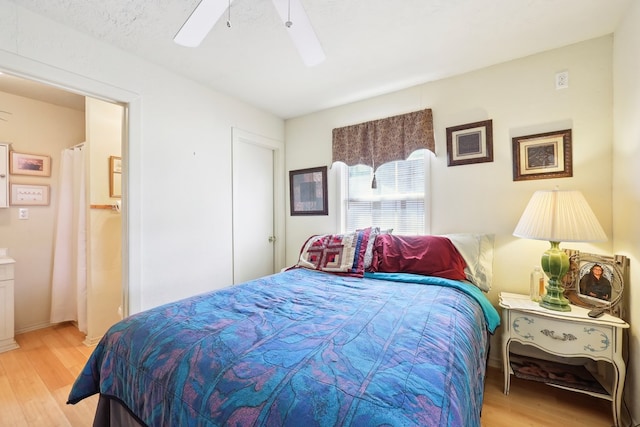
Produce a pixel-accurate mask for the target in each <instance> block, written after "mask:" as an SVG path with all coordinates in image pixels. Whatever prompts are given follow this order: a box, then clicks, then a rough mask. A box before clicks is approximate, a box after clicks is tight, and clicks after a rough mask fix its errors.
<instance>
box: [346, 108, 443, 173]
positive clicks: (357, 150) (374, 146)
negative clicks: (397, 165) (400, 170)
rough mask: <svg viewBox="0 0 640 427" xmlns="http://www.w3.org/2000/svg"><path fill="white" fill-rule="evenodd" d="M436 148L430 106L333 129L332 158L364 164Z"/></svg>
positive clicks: (376, 162)
mask: <svg viewBox="0 0 640 427" xmlns="http://www.w3.org/2000/svg"><path fill="white" fill-rule="evenodd" d="M423 148H426V149H428V150H431V151H435V140H434V137H433V115H432V113H431V109H426V110H422V111H416V112H413V113H408V114H402V115H399V116H393V117H388V118H386V119H379V120H373V121H370V122H365V123H360V124H357V125H351V126H345V127H341V128H335V129H334V130H333V162H344V163H346V164H347V165H349V166H353V165H357V164H363V165H368V166H371V167H372V168H373V170H374V171H375V170H376V168H377V167H378V166H380V165H382V164H383V163H387V162H392V161H396V160H405V159H406V158H408V157H409V155H410V154H411V153H413V152H414V151H416V150H420V149H423Z"/></svg>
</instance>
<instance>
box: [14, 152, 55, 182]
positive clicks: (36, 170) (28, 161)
mask: <svg viewBox="0 0 640 427" xmlns="http://www.w3.org/2000/svg"><path fill="white" fill-rule="evenodd" d="M9 173H10V174H12V175H33V176H51V157H49V156H43V155H39V154H27V153H18V152H15V151H12V152H11V155H10V156H9Z"/></svg>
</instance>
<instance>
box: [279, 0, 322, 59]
mask: <svg viewBox="0 0 640 427" xmlns="http://www.w3.org/2000/svg"><path fill="white" fill-rule="evenodd" d="M272 1H273V5H274V6H275V8H276V10H277V11H278V15H280V18H281V19H282V22H284V23H285V25H286V23H287V21H291V23H292V25H291V26H287V32H288V33H289V36H291V40H293V44H294V45H295V46H296V49H298V53H299V54H300V56H301V57H302V62H304V64H305V65H306V66H307V67H313V66H314V65H318V64H319V63H321V62H322V61H324V60H325V58H326V57H325V55H324V50H322V46H321V45H320V41H319V40H318V37H317V36H316V33H315V31H314V30H313V27H312V26H311V21H309V17H308V16H307V13H306V12H305V11H304V8H303V7H302V4H301V3H300V0H272ZM289 1H290V2H291V3H289ZM289 5H290V6H291V9H290V10H289Z"/></svg>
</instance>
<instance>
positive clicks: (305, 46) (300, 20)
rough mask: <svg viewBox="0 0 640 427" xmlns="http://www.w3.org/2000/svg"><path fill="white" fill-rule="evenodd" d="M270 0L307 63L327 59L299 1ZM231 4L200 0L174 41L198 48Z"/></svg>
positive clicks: (229, 2)
mask: <svg viewBox="0 0 640 427" xmlns="http://www.w3.org/2000/svg"><path fill="white" fill-rule="evenodd" d="M271 1H272V2H273V5H274V6H275V8H276V10H277V11H278V15H280V18H281V19H282V22H284V25H285V27H286V29H287V32H288V33H289V36H290V37H291V40H293V44H294V45H295V46H296V49H298V53H299V54H300V56H301V57H302V61H303V62H304V64H305V65H306V66H308V67H312V66H314V65H318V64H319V63H321V62H322V61H324V59H325V55H324V51H323V50H322V46H321V45H320V41H319V40H318V38H317V37H316V33H315V32H314V31H313V27H312V26H311V22H310V21H309V17H308V16H307V14H306V12H305V11H304V9H303V7H302V4H301V3H300V0H271ZM231 3H233V0H201V1H200V3H199V4H198V6H196V8H195V9H194V10H193V12H192V13H191V15H190V16H189V18H188V19H187V21H186V22H185V23H184V24H182V27H181V28H180V30H179V31H178V33H177V34H176V35H175V37H174V38H173V40H174V41H175V42H176V43H178V44H179V45H182V46H187V47H197V46H198V45H200V43H201V42H202V40H204V38H205V37H206V36H207V34H209V32H210V31H211V29H212V28H213V26H214V25H215V24H216V22H218V20H219V19H220V18H221V17H222V15H223V14H224V13H225V11H227V13H228V15H227V16H228V17H230V8H231ZM227 26H228V27H231V21H230V19H227Z"/></svg>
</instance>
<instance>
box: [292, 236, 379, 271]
mask: <svg viewBox="0 0 640 427" xmlns="http://www.w3.org/2000/svg"><path fill="white" fill-rule="evenodd" d="M370 232H371V229H370V228H367V229H364V230H359V231H356V232H354V233H347V234H322V235H316V236H311V237H310V238H309V239H307V241H306V242H305V244H304V245H303V246H302V250H301V251H300V257H299V259H298V264H297V265H296V266H297V267H303V268H308V269H311V270H319V271H324V272H326V273H334V274H340V275H347V276H354V277H362V276H363V275H364V255H365V251H366V249H367V243H368V242H369V234H370Z"/></svg>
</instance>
